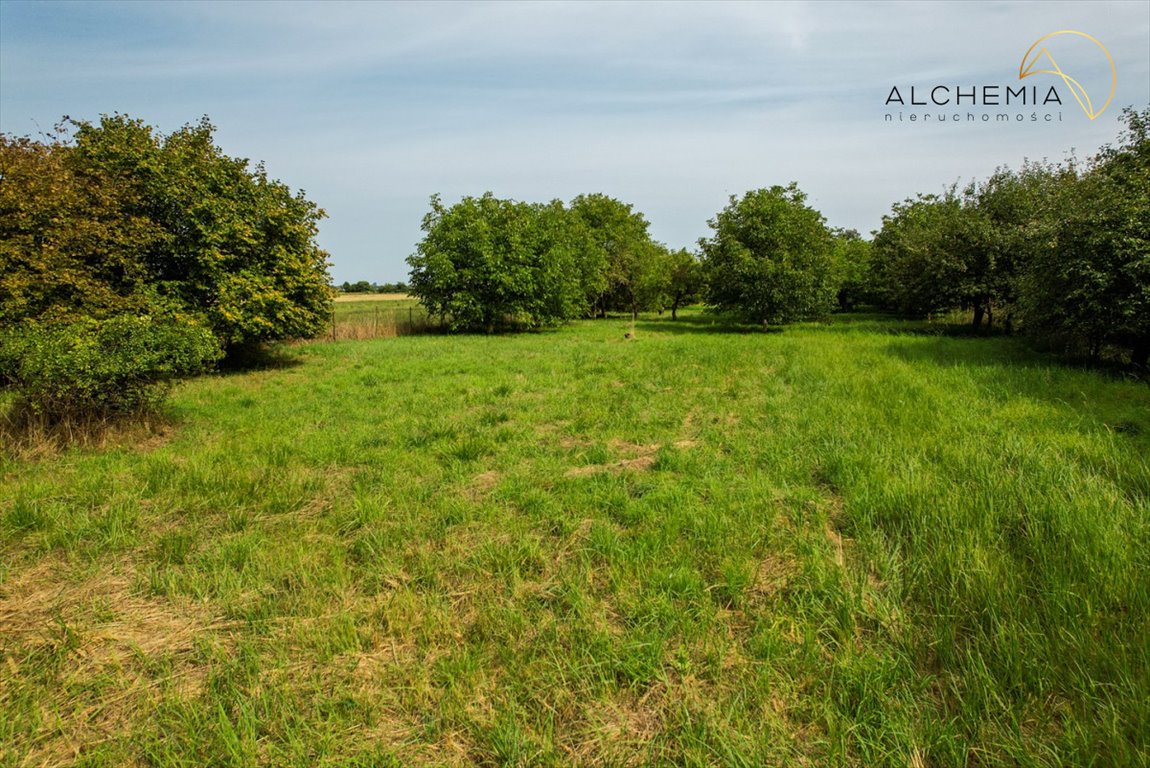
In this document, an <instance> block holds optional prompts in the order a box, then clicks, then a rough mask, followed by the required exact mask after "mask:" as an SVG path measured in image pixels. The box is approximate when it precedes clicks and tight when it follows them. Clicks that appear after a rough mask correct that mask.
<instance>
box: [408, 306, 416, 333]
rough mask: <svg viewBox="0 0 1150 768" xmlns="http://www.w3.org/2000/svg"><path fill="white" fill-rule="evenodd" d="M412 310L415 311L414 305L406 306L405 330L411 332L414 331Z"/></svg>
mask: <svg viewBox="0 0 1150 768" xmlns="http://www.w3.org/2000/svg"><path fill="white" fill-rule="evenodd" d="M414 312H415V308H414V307H408V308H407V330H408V331H410V332H412V333H415V318H414V315H413V313H414Z"/></svg>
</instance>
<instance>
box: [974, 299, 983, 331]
mask: <svg viewBox="0 0 1150 768" xmlns="http://www.w3.org/2000/svg"><path fill="white" fill-rule="evenodd" d="M984 314H986V307H984V306H982V305H981V304H975V305H974V320H973V321H972V322H971V326H972V327H973V328H974V330H976V331H977V330H978V329H979V328H981V327H982V316H983V315H984Z"/></svg>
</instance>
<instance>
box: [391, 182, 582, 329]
mask: <svg viewBox="0 0 1150 768" xmlns="http://www.w3.org/2000/svg"><path fill="white" fill-rule="evenodd" d="M422 227H423V231H424V233H425V235H424V238H423V240H422V241H421V242H420V243H419V245H418V246H417V250H416V253H415V254H413V255H412V256H410V257H408V259H407V263H408V264H409V265H410V267H411V278H410V290H411V292H412V294H413V295H414V296H416V297H417V298H419V300H420V302H421V303H422V304H423V305H424V306H425V307H427V309H428V311H429V312H431V313H433V314H438V315H440V316H441V317H442V318H444V319H447V318H450V323H451V327H452V328H454V329H456V330H483V331H485V332H487V333H491V332H493V331H494V330H496V329H497V328H499V327H503V326H506V325H508V324H520V325H526V326H528V327H538V326H542V325H550V324H554V323H557V322H560V321H563V320H567V319H570V318H573V317H576V316H578V315H579V314H581V313H583V312H585V311H586V307H587V293H586V287H585V285H584V283H583V281H582V279H581V274H580V270H581V261H580V259H581V253H582V252H583V251H584V250H585V249H586V247H587V241H586V231H585V229H584V228H583V227H582V226H580V224H579V222H577V221H576V220H574V219H573V218H572V217H571V216H570V215H569V212H568V211H567V210H566V209H565V208H564V206H563V204H562V203H560V202H558V201H554V202H551V203H548V204H545V205H531V204H528V203H521V202H516V201H513V200H501V199H499V198H496V197H495V196H494V195H492V194H491V193H490V192H488V193H486V194H484V195H483V196H482V197H465V198H463V199H462V200H461V201H460V202H459V203H456V204H455V205H453V206H451V207H446V206H444V205H443V202H442V200H441V199H440V197H439V196H438V195H435V196H433V197H432V198H431V211H430V212H429V213H428V214H427V215H426V216H424V219H423V225H422Z"/></svg>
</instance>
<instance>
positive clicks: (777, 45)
mask: <svg viewBox="0 0 1150 768" xmlns="http://www.w3.org/2000/svg"><path fill="white" fill-rule="evenodd" d="M0 20H2V22H3V23H2V24H0V43H2V45H0V129H2V130H5V131H11V132H16V133H26V132H29V131H33V130H35V128H34V124H33V122H32V121H33V120H35V121H37V122H38V123H39V124H40V125H50V124H51V123H52V122H54V121H55V120H56V119H58V118H59V116H60V115H62V114H65V113H67V114H72V115H76V116H84V117H94V116H96V115H98V114H99V113H100V112H110V111H114V110H120V111H127V112H129V113H130V114H133V115H135V116H140V117H143V118H145V119H147V120H149V121H150V122H153V123H157V124H159V125H160V126H161V127H162V128H164V129H172V128H175V127H177V126H178V125H180V124H182V123H184V122H187V121H190V120H194V119H196V118H198V117H199V116H200V115H201V114H205V113H206V114H209V115H210V116H211V117H212V119H213V121H214V122H215V123H216V124H217V125H218V126H219V141H220V143H221V145H222V146H223V147H224V148H225V150H226V151H228V152H229V153H232V154H236V155H240V156H247V157H252V158H254V159H263V160H265V161H267V165H268V168H269V170H270V172H271V173H272V174H273V175H275V176H278V177H280V178H282V179H284V180H285V181H286V182H288V183H289V184H291V185H293V186H296V187H304V188H306V189H307V190H308V193H309V195H310V196H312V197H313V198H314V199H316V200H317V202H319V203H320V204H321V205H323V206H324V207H326V208H327V209H328V210H329V211H330V213H331V220H330V221H328V222H327V223H326V224H325V226H324V230H323V239H324V242H325V243H327V244H328V245H329V246H330V248H331V250H332V252H333V256H334V258H335V262H336V269H335V276H336V277H337V279H340V280H343V279H359V278H369V279H396V278H400V277H402V276H403V274H404V272H405V268H404V267H403V265H402V259H403V257H404V256H406V255H407V254H408V253H410V251H411V248H412V245H413V244H414V242H415V240H416V239H417V238H418V236H419V219H420V217H421V215H422V212H423V211H424V210H425V208H426V200H427V196H428V194H430V193H431V192H435V191H439V192H443V193H444V194H445V196H446V197H447V198H448V199H451V198H452V197H453V196H458V195H462V194H468V193H473V194H478V193H481V192H483V191H485V190H487V189H491V190H493V191H495V192H497V193H498V194H506V195H511V196H517V197H521V198H527V199H549V198H552V197H561V198H570V197H571V196H572V195H574V194H576V193H578V192H582V191H606V192H608V193H610V194H614V195H617V196H619V197H621V198H624V199H626V200H628V201H629V202H633V203H635V205H636V206H637V207H638V208H639V209H641V210H643V211H644V212H645V213H646V214H647V216H648V218H649V219H650V220H651V221H652V225H653V230H654V232H655V234H656V235H657V236H658V237H660V238H662V239H664V240H666V241H667V242H668V243H669V244H671V245H675V246H679V245H692V244H693V243H694V241H695V239H696V238H697V237H699V236H700V235H704V234H706V224H705V222H706V219H707V218H708V217H710V216H712V215H713V214H714V213H715V211H716V210H717V209H718V208H719V207H720V206H721V205H723V203H724V202H725V200H726V196H727V195H728V194H734V193H741V192H742V191H745V190H746V189H748V188H751V187H757V186H764V185H769V184H774V183H786V182H788V181H790V180H792V179H793V180H797V181H799V182H800V184H801V185H802V186H803V188H804V189H805V190H807V191H808V192H809V193H810V196H811V199H812V201H813V202H815V204H816V205H818V206H820V207H821V209H822V210H823V211H824V212H825V213H826V214H827V216H828V218H829V219H830V222H831V223H832V224H838V225H844V226H853V227H856V228H858V229H861V230H864V231H868V230H870V229H872V228H874V227H877V226H878V224H879V221H880V217H881V215H882V213H883V212H885V211H886V210H888V209H889V206H890V204H891V203H892V202H894V201H895V200H898V199H901V198H902V197H905V196H907V195H910V194H913V193H914V192H916V191H926V192H929V191H937V190H939V189H940V188H941V187H942V186H943V185H944V184H947V183H950V182H953V181H955V180H956V179H958V178H960V177H961V178H970V177H971V176H985V175H986V174H987V173H989V172H990V171H991V170H993V168H994V167H995V166H997V165H999V164H1002V163H1012V164H1015V165H1017V164H1018V163H1020V162H1021V160H1022V158H1023V157H1024V156H1027V155H1029V156H1031V157H1041V156H1049V157H1052V158H1056V159H1057V158H1060V157H1061V156H1062V154H1063V152H1064V151H1065V150H1067V149H1069V148H1070V147H1078V149H1079V151H1080V153H1081V154H1088V153H1089V152H1091V151H1092V150H1093V149H1094V148H1095V147H1097V146H1098V145H1099V144H1100V143H1102V142H1104V141H1107V140H1110V139H1112V138H1113V137H1114V136H1115V135H1116V133H1117V128H1116V123H1115V117H1116V115H1117V109H1118V107H1119V106H1120V105H1123V104H1131V103H1132V104H1136V105H1140V106H1144V105H1146V104H1147V103H1148V102H1150V53H1148V51H1150V20H1148V19H1147V17H1146V13H1145V4H1144V3H1140V2H1131V3H1121V2H1120V3H1109V4H1104V3H1051V4H1041V5H1039V4H1029V3H998V4H973V3H946V4H941V3H930V4H926V3H887V4H878V5H876V4H860V3H812V4H803V3H788V4H779V3H715V2H707V3H699V4H690V3H669V4H656V3H591V2H579V3H494V4H475V3H432V4H417V3H314V4H310V3H290V4H282V5H272V4H269V3H161V2H157V3H130V4H76V5H62V4H50V5H38V4H32V5H24V4H20V3H14V2H10V1H6V2H4V3H2V4H0ZM1066 27H1070V28H1078V29H1083V30H1086V31H1090V32H1091V33H1092V34H1095V35H1096V36H1097V37H1098V38H1099V39H1101V40H1104V41H1105V42H1106V44H1107V46H1108V47H1109V48H1110V50H1111V51H1112V52H1113V53H1114V55H1115V57H1116V59H1117V60H1118V62H1119V69H1120V75H1119V89H1118V91H1119V92H1118V95H1117V96H1116V97H1115V103H1114V106H1113V107H1112V108H1111V111H1108V112H1107V113H1106V114H1105V115H1104V116H1103V117H1102V118H1100V119H1099V120H1096V121H1094V122H1093V123H1091V122H1089V121H1087V120H1085V119H1084V118H1082V117H1081V115H1080V114H1078V115H1073V117H1075V118H1079V119H1077V120H1072V119H1070V117H1071V116H1070V115H1068V116H1067V120H1066V121H1065V122H1064V123H1062V124H1059V125H1055V126H1048V125H1037V126H1030V125H1021V126H1019V125H1009V126H989V127H987V126H981V125H974V126H970V125H962V124H960V125H946V126H933V125H931V126H927V125H920V124H916V125H914V126H911V125H905V124H904V125H891V124H884V123H883V122H882V114H883V111H884V110H883V107H882V100H883V99H884V98H885V96H886V93H887V92H888V90H889V87H890V85H891V84H893V83H913V82H922V83H933V82H944V83H954V84H962V85H966V84H969V83H972V82H983V81H986V80H987V79H990V80H993V81H997V82H1008V81H1010V79H1011V77H1012V74H1013V72H1015V71H1016V69H1017V66H1018V61H1019V60H1020V59H1021V56H1022V53H1023V52H1024V51H1025V49H1026V47H1028V46H1029V45H1030V43H1031V42H1033V41H1034V39H1036V38H1037V37H1038V36H1040V35H1042V34H1045V33H1046V32H1048V31H1052V30H1054V29H1060V28H1066ZM1070 109H1074V110H1076V109H1077V106H1076V105H1067V111H1069V110H1070Z"/></svg>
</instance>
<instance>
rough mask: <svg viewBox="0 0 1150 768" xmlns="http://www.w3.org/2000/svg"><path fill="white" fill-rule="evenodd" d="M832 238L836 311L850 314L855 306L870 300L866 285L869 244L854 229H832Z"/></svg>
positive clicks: (868, 282)
mask: <svg viewBox="0 0 1150 768" xmlns="http://www.w3.org/2000/svg"><path fill="white" fill-rule="evenodd" d="M832 234H833V235H834V251H833V256H834V272H835V280H836V283H837V285H838V291H837V293H836V299H837V300H838V305H839V309H840V310H842V311H843V312H850V311H851V310H853V309H854V308H855V307H856V306H857V305H859V304H861V303H864V302H869V301H872V296H871V286H870V261H871V244H870V242H869V241H867V240H863V239H862V237H861V236H860V235H859V233H858V231H857V230H854V229H836V230H834V231H833V233H832Z"/></svg>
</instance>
